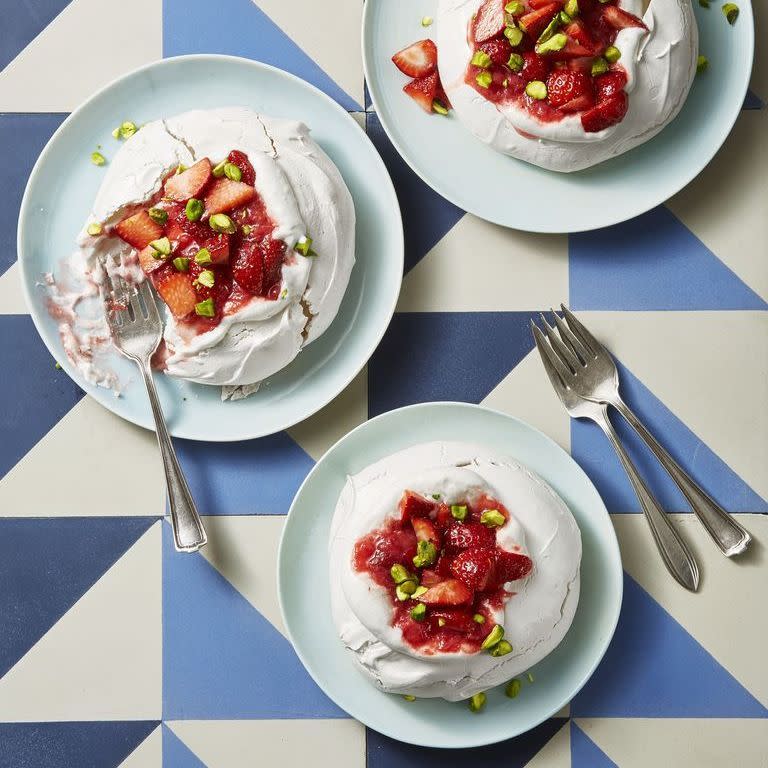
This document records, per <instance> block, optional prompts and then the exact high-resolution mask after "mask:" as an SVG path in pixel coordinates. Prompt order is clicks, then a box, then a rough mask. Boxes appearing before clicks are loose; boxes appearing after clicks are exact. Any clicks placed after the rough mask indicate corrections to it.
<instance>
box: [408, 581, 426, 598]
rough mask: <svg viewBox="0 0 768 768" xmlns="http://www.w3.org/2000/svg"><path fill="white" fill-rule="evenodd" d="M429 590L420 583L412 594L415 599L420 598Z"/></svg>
mask: <svg viewBox="0 0 768 768" xmlns="http://www.w3.org/2000/svg"><path fill="white" fill-rule="evenodd" d="M427 592H429V590H428V589H427V588H426V587H423V586H421V585H419V586H418V587H416V591H415V592H414V593H413V594H412V595H411V597H412V598H413V599H414V600H418V599H419V598H420V597H421V596H422V595H426V594H427Z"/></svg>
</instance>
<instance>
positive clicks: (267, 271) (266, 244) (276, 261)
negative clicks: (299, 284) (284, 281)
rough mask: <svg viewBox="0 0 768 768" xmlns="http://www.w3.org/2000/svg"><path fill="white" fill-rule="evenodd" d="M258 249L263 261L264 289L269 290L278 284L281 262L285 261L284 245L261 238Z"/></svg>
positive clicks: (267, 238) (270, 238) (277, 241)
mask: <svg viewBox="0 0 768 768" xmlns="http://www.w3.org/2000/svg"><path fill="white" fill-rule="evenodd" d="M259 247H260V249H261V257H262V259H263V260H264V287H265V288H267V289H269V288H270V287H271V286H274V285H275V284H276V283H280V280H281V276H282V275H281V273H282V269H283V261H284V260H285V250H286V248H285V243H284V242H283V241H282V240H275V239H274V238H272V237H271V236H270V237H266V238H263V239H262V240H261V241H260V243H259ZM278 293H279V292H278ZM273 298H277V297H276V296H275V297H273Z"/></svg>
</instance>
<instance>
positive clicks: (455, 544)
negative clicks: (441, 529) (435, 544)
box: [445, 522, 496, 552]
mask: <svg viewBox="0 0 768 768" xmlns="http://www.w3.org/2000/svg"><path fill="white" fill-rule="evenodd" d="M495 544H496V535H495V534H494V532H493V531H492V530H491V529H490V528H487V527H486V526H484V525H482V523H458V522H456V523H453V524H452V525H451V526H449V528H448V530H447V531H446V533H445V548H446V550H448V551H449V552H458V551H459V550H462V549H475V548H482V549H491V548H493V547H494V546H495Z"/></svg>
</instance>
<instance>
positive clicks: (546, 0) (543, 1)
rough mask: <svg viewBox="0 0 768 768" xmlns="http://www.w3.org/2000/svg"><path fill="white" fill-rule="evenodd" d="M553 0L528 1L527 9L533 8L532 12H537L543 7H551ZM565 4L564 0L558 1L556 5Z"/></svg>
mask: <svg viewBox="0 0 768 768" xmlns="http://www.w3.org/2000/svg"><path fill="white" fill-rule="evenodd" d="M552 1H553V0H528V7H529V8H533V9H534V10H538V9H539V8H543V7H544V6H545V5H552ZM564 4H565V0H558V2H557V5H559V6H561V7H562V6H563V5H564Z"/></svg>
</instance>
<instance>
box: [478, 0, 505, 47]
mask: <svg viewBox="0 0 768 768" xmlns="http://www.w3.org/2000/svg"><path fill="white" fill-rule="evenodd" d="M504 2H505V0H485V2H484V3H483V4H482V5H481V6H480V8H479V9H478V11H477V13H476V14H475V18H474V20H473V22H472V37H473V38H474V39H475V41H476V42H478V43H484V42H485V41H486V40H490V39H491V38H492V37H496V36H497V35H499V34H501V33H502V32H503V31H504V27H505V19H504Z"/></svg>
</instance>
